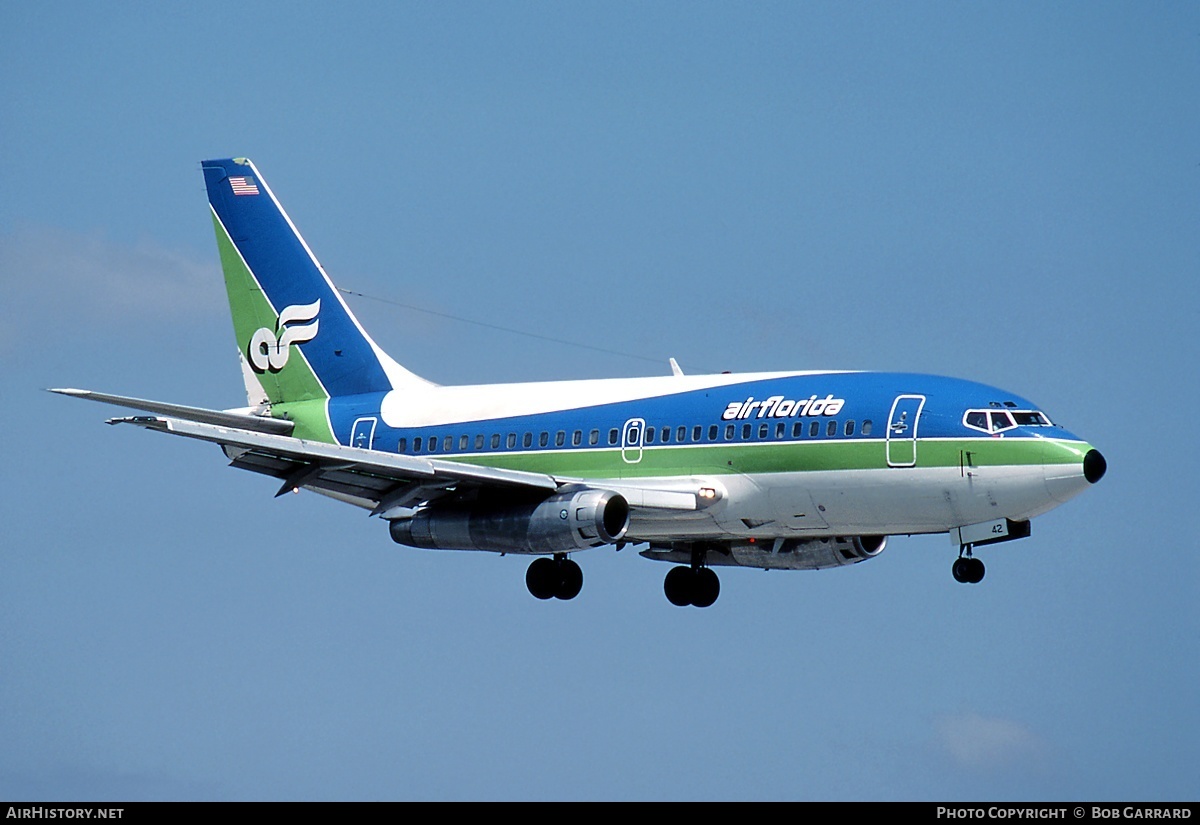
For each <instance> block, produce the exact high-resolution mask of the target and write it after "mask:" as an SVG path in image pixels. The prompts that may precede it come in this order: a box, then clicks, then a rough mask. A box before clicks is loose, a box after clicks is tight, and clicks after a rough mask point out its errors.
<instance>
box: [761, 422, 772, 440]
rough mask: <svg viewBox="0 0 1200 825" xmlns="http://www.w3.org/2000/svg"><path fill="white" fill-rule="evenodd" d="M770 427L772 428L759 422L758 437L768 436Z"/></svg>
mask: <svg viewBox="0 0 1200 825" xmlns="http://www.w3.org/2000/svg"><path fill="white" fill-rule="evenodd" d="M769 429H770V427H769V426H768V425H766V424H759V425H758V437H759V438H766V437H767V431H768V430H769Z"/></svg>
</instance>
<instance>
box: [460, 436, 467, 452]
mask: <svg viewBox="0 0 1200 825" xmlns="http://www.w3.org/2000/svg"><path fill="white" fill-rule="evenodd" d="M458 451H459V452H460V453H465V452H466V451H467V436H465V435H460V436H459V437H458Z"/></svg>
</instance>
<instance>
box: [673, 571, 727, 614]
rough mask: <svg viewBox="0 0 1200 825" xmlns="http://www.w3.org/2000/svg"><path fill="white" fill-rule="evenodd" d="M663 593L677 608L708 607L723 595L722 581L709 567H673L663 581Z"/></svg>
mask: <svg viewBox="0 0 1200 825" xmlns="http://www.w3.org/2000/svg"><path fill="white" fill-rule="evenodd" d="M663 592H664V593H666V594H667V601H669V602H670V603H671V604H673V605H675V606H676V607H687V606H688V605H689V604H690V605H694V606H696V607H708V606H709V605H711V604H712V603H713V602H715V601H716V600H717V596H719V595H721V580H720V579H718V578H717V574H716V573H714V572H713V571H712V570H709V569H708V568H707V567H672V568H671V570H670V571H669V572H668V573H667V577H666V578H665V579H663Z"/></svg>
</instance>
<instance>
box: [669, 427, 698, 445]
mask: <svg viewBox="0 0 1200 825" xmlns="http://www.w3.org/2000/svg"><path fill="white" fill-rule="evenodd" d="M685 438H687V427H680V428H679V429H677V430H676V431H675V440H676V441H678V442H680V443H682V442H683V440H684V439H685ZM699 440H700V432H699V431H697V432H696V437H695V438H693V439H692V441H699Z"/></svg>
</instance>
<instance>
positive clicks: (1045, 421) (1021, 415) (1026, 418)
mask: <svg viewBox="0 0 1200 825" xmlns="http://www.w3.org/2000/svg"><path fill="white" fill-rule="evenodd" d="M1013 418H1015V419H1017V426H1018V427H1051V426H1053V425H1052V424H1051V423H1050V419H1049V418H1047V417H1046V416H1045V415H1043V414H1042V413H1040V412H1037V411H1036V410H1019V411H1014V412H1013Z"/></svg>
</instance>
